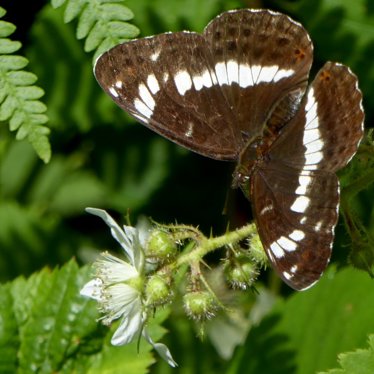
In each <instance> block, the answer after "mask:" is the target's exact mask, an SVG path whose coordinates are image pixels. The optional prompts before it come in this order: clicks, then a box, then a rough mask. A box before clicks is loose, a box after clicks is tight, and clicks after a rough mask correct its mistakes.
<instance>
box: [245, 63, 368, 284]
mask: <svg viewBox="0 0 374 374" xmlns="http://www.w3.org/2000/svg"><path fill="white" fill-rule="evenodd" d="M363 119H364V113H363V110H362V106H361V92H360V91H359V89H358V86H357V78H356V76H354V75H353V74H352V73H351V72H350V71H349V69H348V68H347V67H345V66H343V65H340V64H334V63H327V64H326V65H325V66H324V67H323V68H322V69H321V71H320V72H319V73H318V74H317V76H316V78H315V80H314V82H313V83H312V85H311V86H310V88H309V90H308V93H307V94H306V96H305V97H304V99H303V101H302V104H301V107H300V109H299V111H298V112H297V114H296V115H295V117H294V118H293V119H292V120H291V121H290V123H289V124H287V126H286V127H285V128H284V131H283V132H282V134H281V135H280V136H279V137H278V138H277V139H275V141H274V143H273V145H272V146H271V147H270V149H269V151H268V153H267V154H268V157H267V158H266V160H265V161H264V162H262V163H260V164H259V167H258V169H257V170H256V172H255V175H254V176H253V178H252V189H251V196H252V204H253V207H254V211H255V217H256V222H257V227H258V230H259V234H260V237H261V240H262V243H263V244H264V247H265V250H266V252H267V254H268V257H269V259H270V261H271V262H272V263H273V265H274V267H275V269H276V270H277V272H278V273H279V275H280V276H281V277H282V278H283V279H284V281H285V282H286V283H287V284H289V285H290V286H291V287H293V288H295V289H299V290H300V289H305V288H308V287H310V286H311V285H312V284H314V283H315V282H316V281H317V280H318V279H319V278H320V276H321V275H322V272H323V271H324V269H325V267H326V266H327V263H328V261H329V258H330V255H331V248H332V243H333V237H334V228H335V225H336V223H337V220H338V207H339V194H340V191H339V181H338V179H337V177H336V175H335V171H336V170H338V169H340V168H341V167H343V166H344V165H345V164H346V163H347V162H348V161H349V160H350V159H351V158H352V156H353V155H354V153H355V152H356V150H357V147H358V144H359V142H360V140H361V138H362V136H363Z"/></svg>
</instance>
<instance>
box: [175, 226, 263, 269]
mask: <svg viewBox="0 0 374 374" xmlns="http://www.w3.org/2000/svg"><path fill="white" fill-rule="evenodd" d="M255 232H256V228H255V225H254V224H253V223H252V224H249V225H246V226H244V227H241V228H240V229H237V230H235V231H231V232H229V233H226V234H224V235H221V236H218V237H216V238H209V239H208V238H205V237H203V239H201V241H200V242H199V245H198V246H197V247H196V248H194V249H193V250H192V251H190V252H188V253H185V254H183V255H182V256H180V257H179V258H178V260H177V261H176V263H175V265H176V266H177V267H179V266H181V265H182V264H186V263H187V264H191V263H194V262H199V261H201V259H202V258H203V257H204V256H206V255H207V254H208V253H210V252H213V251H215V250H216V249H218V248H221V247H224V246H225V245H229V244H232V243H237V242H239V241H241V240H244V239H246V238H248V237H250V236H251V235H253V234H254V233H255Z"/></svg>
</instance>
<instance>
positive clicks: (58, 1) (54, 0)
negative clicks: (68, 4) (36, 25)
mask: <svg viewBox="0 0 374 374" xmlns="http://www.w3.org/2000/svg"><path fill="white" fill-rule="evenodd" d="M65 1H66V0H51V4H52V6H53V8H59V7H60V6H62V5H63V4H64V3H65Z"/></svg>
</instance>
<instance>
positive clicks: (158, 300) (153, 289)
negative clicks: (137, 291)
mask: <svg viewBox="0 0 374 374" xmlns="http://www.w3.org/2000/svg"><path fill="white" fill-rule="evenodd" d="M171 295H172V292H171V289H170V282H169V281H168V280H167V279H166V278H165V277H162V276H161V275H159V274H155V275H152V276H151V277H150V278H149V279H148V282H147V285H146V287H145V298H146V303H147V304H148V305H150V306H158V305H163V304H166V303H167V302H168V301H169V300H170V298H171Z"/></svg>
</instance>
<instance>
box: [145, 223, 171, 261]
mask: <svg viewBox="0 0 374 374" xmlns="http://www.w3.org/2000/svg"><path fill="white" fill-rule="evenodd" d="M146 250H147V256H148V257H153V258H156V259H158V260H160V261H161V262H167V261H168V260H169V259H171V258H173V257H174V256H175V254H176V252H177V246H176V244H175V242H174V241H173V240H172V239H171V237H170V235H169V234H168V233H167V232H165V231H160V230H154V231H153V232H152V233H151V234H150V236H149V239H148V243H147V249H146Z"/></svg>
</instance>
